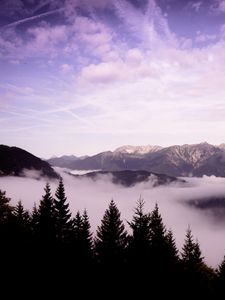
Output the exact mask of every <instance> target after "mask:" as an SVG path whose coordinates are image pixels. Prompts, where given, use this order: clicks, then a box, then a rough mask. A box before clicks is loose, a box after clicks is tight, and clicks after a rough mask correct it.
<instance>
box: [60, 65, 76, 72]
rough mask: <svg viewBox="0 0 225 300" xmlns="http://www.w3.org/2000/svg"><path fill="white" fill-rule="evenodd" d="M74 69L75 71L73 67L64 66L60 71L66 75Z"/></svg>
mask: <svg viewBox="0 0 225 300" xmlns="http://www.w3.org/2000/svg"><path fill="white" fill-rule="evenodd" d="M72 69H73V67H72V66H71V65H69V64H62V65H61V66H60V70H61V71H62V73H63V74H66V73H68V72H70V71H72Z"/></svg>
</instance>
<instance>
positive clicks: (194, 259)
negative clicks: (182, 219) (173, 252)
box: [181, 227, 203, 269]
mask: <svg viewBox="0 0 225 300" xmlns="http://www.w3.org/2000/svg"><path fill="white" fill-rule="evenodd" d="M181 256H182V262H183V264H184V266H185V268H188V269H189V268H190V269H191V268H194V267H196V266H197V265H198V264H201V263H202V262H203V257H202V256H201V250H200V247H199V243H198V242H197V241H196V242H194V238H193V235H192V232H191V229H190V227H189V228H188V229H187V232H186V238H185V242H184V246H183V248H182V253H181Z"/></svg>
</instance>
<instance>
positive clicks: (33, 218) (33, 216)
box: [31, 203, 39, 231]
mask: <svg viewBox="0 0 225 300" xmlns="http://www.w3.org/2000/svg"><path fill="white" fill-rule="evenodd" d="M38 221H39V212H38V209H37V205H36V203H35V204H34V206H33V209H32V214H31V227H32V230H33V231H35V230H36V228H37V226H38Z"/></svg>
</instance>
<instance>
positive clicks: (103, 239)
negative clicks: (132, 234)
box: [95, 200, 127, 267]
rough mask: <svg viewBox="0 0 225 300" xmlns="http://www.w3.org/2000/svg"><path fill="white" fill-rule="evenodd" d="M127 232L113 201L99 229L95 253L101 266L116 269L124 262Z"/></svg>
mask: <svg viewBox="0 0 225 300" xmlns="http://www.w3.org/2000/svg"><path fill="white" fill-rule="evenodd" d="M126 245H127V232H126V231H125V227H124V225H123V222H122V221H121V219H120V212H119V210H118V208H117V206H116V204H115V202H114V201H113V200H111V202H110V204H109V207H108V209H106V211H105V214H104V216H103V219H102V221H101V226H98V228H97V234H96V239H95V251H96V255H97V260H98V262H99V263H100V264H102V265H105V266H108V265H110V266H111V267H116V266H117V265H118V264H121V263H122V262H123V261H124V253H125V249H126Z"/></svg>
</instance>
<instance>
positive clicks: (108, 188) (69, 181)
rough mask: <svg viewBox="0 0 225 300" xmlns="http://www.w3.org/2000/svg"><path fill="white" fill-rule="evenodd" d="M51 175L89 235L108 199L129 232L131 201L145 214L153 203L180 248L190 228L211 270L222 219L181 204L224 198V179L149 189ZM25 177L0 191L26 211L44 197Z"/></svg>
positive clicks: (0, 182)
mask: <svg viewBox="0 0 225 300" xmlns="http://www.w3.org/2000/svg"><path fill="white" fill-rule="evenodd" d="M57 172H59V173H60V175H61V176H62V177H63V180H64V184H65V189H66V195H67V198H68V201H69V203H70V209H71V211H72V213H73V215H75V213H76V212H77V210H80V211H81V212H82V211H83V210H84V209H87V211H88V215H89V217H90V223H91V226H92V231H93V233H94V234H95V230H96V228H97V226H98V225H100V221H101V219H102V217H103V214H104V211H105V209H106V208H107V207H108V204H109V202H110V200H111V199H114V201H115V202H116V204H117V206H118V208H119V210H120V212H121V217H122V219H123V220H124V223H125V226H126V228H127V230H128V231H129V226H128V224H127V221H130V220H131V219H132V216H133V213H134V208H135V206H136V203H137V200H138V199H139V198H140V197H142V198H143V199H144V201H145V211H146V212H150V211H151V210H152V209H153V208H154V206H155V203H158V205H159V209H160V212H161V214H162V217H163V221H164V223H165V225H166V226H167V228H168V229H172V231H173V232H174V235H175V237H176V242H177V246H178V248H179V249H180V250H181V249H182V246H183V242H184V238H185V233H186V230H187V228H188V226H189V225H190V227H191V229H192V232H193V235H194V237H195V238H196V239H198V241H199V243H200V246H201V250H202V254H203V256H204V257H205V260H206V262H207V263H208V264H209V265H211V266H213V267H217V265H218V264H219V263H220V262H221V260H222V258H223V256H224V255H225V215H224V220H223V218H219V219H218V218H217V217H216V216H215V215H214V214H212V213H210V212H209V211H203V210H199V209H196V208H195V207H193V206H189V205H188V204H187V202H188V201H189V200H196V199H197V200H198V201H202V199H203V198H205V197H222V196H225V178H216V177H214V176H212V177H206V176H205V177H202V178H185V180H186V183H177V182H176V183H171V184H169V185H164V186H158V187H153V184H152V182H151V181H149V182H145V183H140V184H136V185H135V186H133V187H129V188H127V187H124V186H121V185H115V184H113V183H112V182H111V178H110V176H100V177H99V178H98V180H96V181H93V180H92V179H88V178H82V179H80V178H79V179H78V178H76V177H73V176H71V175H69V174H68V173H66V172H65V171H64V170H63V169H60V168H57ZM26 175H27V177H0V189H1V190H5V191H6V192H7V196H8V197H10V198H11V199H12V201H11V203H12V204H13V205H15V204H16V203H17V202H18V200H22V202H23V204H24V206H25V208H27V209H29V210H31V209H32V207H33V205H34V203H36V204H37V205H38V203H39V201H40V199H41V197H42V194H43V193H44V186H45V184H46V179H44V178H42V179H39V180H37V179H36V177H35V173H34V172H32V173H26ZM50 185H51V189H52V193H53V194H54V193H55V190H56V187H57V185H58V182H57V181H56V180H53V181H50Z"/></svg>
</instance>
